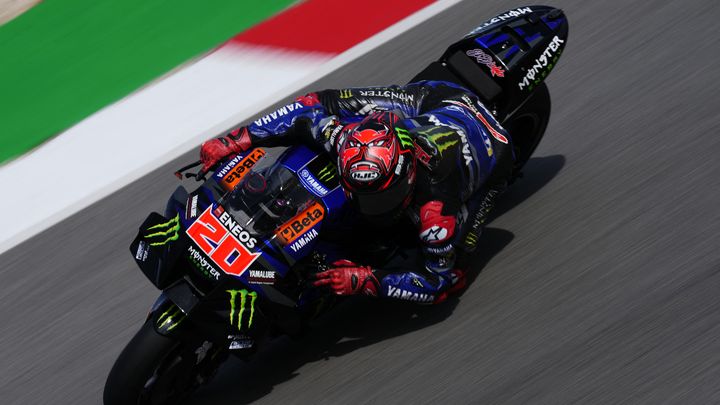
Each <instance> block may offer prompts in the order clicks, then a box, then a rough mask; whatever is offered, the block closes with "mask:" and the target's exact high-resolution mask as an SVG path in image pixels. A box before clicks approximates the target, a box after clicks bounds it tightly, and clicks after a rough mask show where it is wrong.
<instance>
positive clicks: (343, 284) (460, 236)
mask: <svg viewBox="0 0 720 405" xmlns="http://www.w3.org/2000/svg"><path fill="white" fill-rule="evenodd" d="M298 142H302V143H305V144H307V145H310V146H311V147H315V148H318V149H322V150H324V151H325V152H327V153H329V154H330V155H331V156H332V158H333V159H334V160H336V161H337V167H338V171H339V174H340V178H341V184H342V187H343V189H344V191H345V194H346V196H347V198H348V200H349V201H350V203H351V205H352V206H353V207H354V209H355V210H356V211H357V212H358V213H360V214H361V216H362V218H364V219H365V220H366V221H367V223H369V224H374V225H373V226H377V224H385V225H386V226H387V225H390V224H394V223H395V222H396V221H397V220H398V219H399V218H400V217H402V216H404V215H407V216H408V217H409V218H410V220H411V221H412V223H413V224H414V225H415V228H416V230H417V238H418V243H419V245H420V250H421V251H422V254H421V256H422V259H421V260H420V261H419V262H420V264H418V263H417V262H416V261H415V260H414V259H413V258H411V257H409V256H408V257H406V258H402V257H399V256H398V257H395V258H394V259H393V260H391V262H390V263H389V264H388V265H386V266H383V268H372V267H371V266H368V265H363V264H362V263H360V264H358V263H355V262H352V261H350V260H338V261H335V262H333V264H332V266H331V268H330V269H328V270H326V271H323V272H320V273H318V274H316V276H315V277H316V280H315V281H314V285H315V286H327V287H329V288H330V289H331V290H332V291H333V292H334V293H335V294H338V295H352V294H365V295H371V296H382V297H388V298H395V299H400V300H407V301H413V302H420V303H439V302H442V301H444V300H445V299H446V298H447V296H448V294H449V293H452V292H454V291H457V290H459V289H461V288H463V287H464V286H465V269H464V268H463V264H462V263H461V261H460V260H459V257H460V256H461V255H463V254H466V253H469V252H472V251H474V250H475V249H476V247H477V242H478V239H479V236H480V233H481V232H482V228H483V225H484V223H485V221H486V219H487V217H488V214H489V212H490V210H491V209H492V207H493V205H494V203H495V200H496V199H497V196H498V195H499V194H500V193H501V192H502V191H503V190H504V189H505V187H506V185H507V182H508V180H509V179H510V178H511V176H512V171H513V161H514V156H513V152H512V146H511V139H510V136H509V135H508V133H507V132H506V131H505V130H504V129H503V128H502V127H501V126H500V124H499V123H498V122H497V121H496V120H495V118H494V117H493V115H492V114H491V113H490V112H489V111H488V110H487V109H486V108H485V106H483V105H482V103H481V102H480V101H479V100H478V98H477V97H476V96H475V95H473V94H472V93H471V92H470V91H468V90H466V89H464V88H462V87H460V86H458V85H456V84H454V83H449V82H439V81H420V82H416V83H411V84H408V85H406V86H402V87H401V86H389V87H367V88H348V89H341V90H324V91H320V92H315V93H309V94H307V95H304V96H301V97H298V98H297V99H296V100H295V101H294V102H293V103H291V104H288V105H286V106H284V107H282V108H280V109H278V110H277V111H275V112H273V113H270V114H268V115H265V116H263V117H260V118H259V119H257V120H256V121H254V122H253V123H251V124H250V125H248V126H245V127H240V128H237V129H235V130H233V131H231V132H230V133H229V134H227V135H225V136H223V137H220V138H217V139H212V140H209V141H207V142H205V143H204V144H203V145H202V147H201V151H200V155H201V160H202V163H203V169H202V170H203V171H208V170H210V169H211V168H212V167H213V166H215V165H216V164H217V163H218V162H219V161H220V160H221V159H223V158H225V157H226V156H228V155H231V154H235V153H239V152H243V151H246V150H248V149H250V148H251V147H259V146H266V147H272V146H287V145H291V144H294V143H298Z"/></svg>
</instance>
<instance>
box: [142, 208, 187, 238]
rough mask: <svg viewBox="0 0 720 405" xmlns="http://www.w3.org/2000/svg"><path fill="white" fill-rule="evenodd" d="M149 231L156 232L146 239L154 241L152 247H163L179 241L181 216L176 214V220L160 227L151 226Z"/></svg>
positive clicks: (146, 236) (159, 225)
mask: <svg viewBox="0 0 720 405" xmlns="http://www.w3.org/2000/svg"><path fill="white" fill-rule="evenodd" d="M147 230H148V231H156V232H153V233H151V234H148V235H145V239H153V238H154V240H155V242H150V246H163V245H165V244H167V243H168V242H171V241H174V240H177V238H178V237H179V231H180V214H176V215H175V218H173V219H171V220H169V221H167V222H165V223H162V224H158V225H154V226H151V227H150V228H148V229H147Z"/></svg>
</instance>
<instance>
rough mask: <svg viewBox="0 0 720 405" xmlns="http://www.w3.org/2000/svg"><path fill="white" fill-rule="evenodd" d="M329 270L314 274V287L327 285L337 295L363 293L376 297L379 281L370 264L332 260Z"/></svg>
mask: <svg viewBox="0 0 720 405" xmlns="http://www.w3.org/2000/svg"><path fill="white" fill-rule="evenodd" d="M332 265H333V267H332V268H330V269H329V270H326V271H323V272H320V273H317V274H315V275H314V277H315V281H314V282H313V285H314V286H315V287H323V286H328V287H330V289H331V290H332V291H333V293H335V294H337V295H354V294H364V295H371V296H373V297H377V295H378V291H379V290H380V282H379V281H378V279H377V278H376V277H375V275H374V274H373V272H372V269H371V268H370V266H360V265H358V264H356V263H353V262H351V261H349V260H338V261H336V262H334V263H333V264H332Z"/></svg>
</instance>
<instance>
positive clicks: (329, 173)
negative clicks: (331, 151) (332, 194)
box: [318, 162, 335, 181]
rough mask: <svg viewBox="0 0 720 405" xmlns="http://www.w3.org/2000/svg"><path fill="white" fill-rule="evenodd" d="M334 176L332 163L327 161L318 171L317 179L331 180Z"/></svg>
mask: <svg viewBox="0 0 720 405" xmlns="http://www.w3.org/2000/svg"><path fill="white" fill-rule="evenodd" d="M334 177H335V167H333V164H332V163H329V162H328V164H327V165H325V167H324V168H323V169H322V170H320V173H318V179H320V181H328V180H332V179H333V178H334Z"/></svg>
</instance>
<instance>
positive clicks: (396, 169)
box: [338, 112, 415, 215]
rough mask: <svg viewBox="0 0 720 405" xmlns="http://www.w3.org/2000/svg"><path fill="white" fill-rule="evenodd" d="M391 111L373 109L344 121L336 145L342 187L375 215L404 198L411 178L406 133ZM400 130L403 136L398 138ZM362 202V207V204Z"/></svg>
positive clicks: (410, 149) (411, 155) (412, 159)
mask: <svg viewBox="0 0 720 405" xmlns="http://www.w3.org/2000/svg"><path fill="white" fill-rule="evenodd" d="M399 121H400V119H399V117H398V116H397V115H396V114H394V113H392V112H376V113H373V114H370V115H368V116H367V117H365V118H364V119H363V120H362V121H360V123H358V124H355V125H348V126H347V127H346V128H345V134H344V136H342V137H341V139H340V142H339V145H338V163H339V168H340V174H341V177H342V183H343V187H344V188H345V190H346V191H348V192H350V193H351V195H352V199H353V200H355V202H365V204H362V203H361V204H360V208H361V211H363V212H364V213H366V214H369V215H377V214H380V213H382V212H383V211H385V209H388V210H391V209H394V208H396V207H397V206H398V205H401V204H402V203H403V202H405V201H406V200H407V197H408V195H409V193H410V192H411V191H412V188H413V184H414V181H415V154H414V150H413V149H414V148H413V144H412V142H411V141H410V136H409V134H408V133H407V131H405V130H404V129H403V128H401V124H400V122H399ZM398 131H403V132H404V135H405V138H404V139H402V138H400V135H399V133H398ZM363 205H365V207H363Z"/></svg>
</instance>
